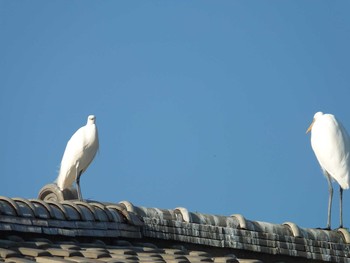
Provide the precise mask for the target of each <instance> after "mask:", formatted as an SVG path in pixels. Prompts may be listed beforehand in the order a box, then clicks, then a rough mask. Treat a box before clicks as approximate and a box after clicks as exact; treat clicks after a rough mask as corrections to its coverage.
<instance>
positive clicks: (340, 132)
mask: <svg viewBox="0 0 350 263" xmlns="http://www.w3.org/2000/svg"><path fill="white" fill-rule="evenodd" d="M309 131H311V146H312V149H313V151H314V152H315V155H316V158H317V160H318V162H319V163H320V166H321V168H322V171H323V173H324V175H325V176H326V178H327V181H328V190H329V199H328V221H327V229H330V228H331V206H332V198H333V187H332V179H333V180H335V181H337V183H338V184H339V186H340V187H339V193H340V227H343V189H348V188H349V184H350V138H349V135H348V133H347V132H346V130H345V129H344V127H343V125H342V124H341V123H340V122H339V121H338V120H337V119H336V118H335V117H334V115H332V114H323V113H322V112H317V113H316V114H315V115H314V119H313V122H312V123H311V125H310V127H309V128H308V129H307V131H306V133H308V132H309Z"/></svg>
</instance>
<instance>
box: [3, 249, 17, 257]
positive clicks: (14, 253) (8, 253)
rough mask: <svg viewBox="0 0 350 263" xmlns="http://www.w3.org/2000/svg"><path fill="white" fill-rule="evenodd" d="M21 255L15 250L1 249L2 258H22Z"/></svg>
mask: <svg viewBox="0 0 350 263" xmlns="http://www.w3.org/2000/svg"><path fill="white" fill-rule="evenodd" d="M20 256H21V255H20V254H19V253H18V252H17V251H14V250H11V249H6V248H0V258H10V257H20Z"/></svg>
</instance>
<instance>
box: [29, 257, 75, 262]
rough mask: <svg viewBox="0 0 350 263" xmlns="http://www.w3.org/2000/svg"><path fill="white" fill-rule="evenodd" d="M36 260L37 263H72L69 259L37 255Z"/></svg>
mask: <svg viewBox="0 0 350 263" xmlns="http://www.w3.org/2000/svg"><path fill="white" fill-rule="evenodd" d="M36 262H38V263H72V262H73V261H71V260H66V259H63V258H59V257H37V258H36Z"/></svg>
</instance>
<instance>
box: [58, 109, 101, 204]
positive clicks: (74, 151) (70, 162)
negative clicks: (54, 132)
mask: <svg viewBox="0 0 350 263" xmlns="http://www.w3.org/2000/svg"><path fill="white" fill-rule="evenodd" d="M98 147H99V143H98V133H97V127H96V124H95V116H94V115H90V116H89V117H88V119H87V123H86V125H85V126H83V127H81V128H80V129H79V130H77V131H76V132H75V133H74V134H73V136H72V138H70V140H69V141H68V143H67V146H66V149H65V151H64V154H63V157H62V161H61V167H60V171H59V174H58V177H57V186H58V187H59V188H60V189H61V190H62V191H63V190H64V189H67V188H70V187H71V186H72V184H73V182H74V181H75V182H76V185H77V190H78V198H79V200H82V195H81V190H80V176H81V175H82V173H83V172H85V170H86V169H87V168H88V166H89V165H90V163H91V162H92V160H93V159H94V157H95V155H96V153H97V150H98Z"/></svg>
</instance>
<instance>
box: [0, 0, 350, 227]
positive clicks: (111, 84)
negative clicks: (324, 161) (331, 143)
mask: <svg viewBox="0 0 350 263" xmlns="http://www.w3.org/2000/svg"><path fill="white" fill-rule="evenodd" d="M349 8H350V3H349V2H348V1H220V2H214V1H133V2H130V1H69V2H68V1H0V31H1V38H2V40H1V41H0V57H1V59H0V112H1V114H0V122H1V129H0V136H1V138H2V143H1V146H0V158H1V159H0V163H1V175H0V176H1V179H2V180H1V184H0V195H4V196H8V197H24V198H35V197H36V196H37V194H38V192H39V190H40V188H41V187H42V186H43V185H45V184H47V183H51V182H53V181H54V180H55V178H56V176H57V171H58V169H59V164H60V161H61V158H62V154H63V151H64V149H65V146H66V143H67V141H68V140H69V138H70V137H71V135H72V134H73V133H74V132H75V131H76V130H77V129H78V128H79V127H81V126H83V125H85V123H86V119H87V116H88V115H89V114H95V115H96V118H97V126H98V129H99V136H100V151H99V154H98V155H97V157H96V158H95V161H94V162H93V163H92V165H91V166H90V167H89V169H88V170H87V172H86V173H85V174H83V176H82V179H81V185H82V192H83V196H84V197H85V198H88V199H94V200H99V201H110V202H119V201H122V200H129V201H131V202H133V203H134V204H135V205H138V206H146V207H158V208H167V209H173V208H175V207H179V206H182V207H186V208H187V209H189V210H190V211H198V212H202V213H209V214H219V215H230V214H236V213H241V214H242V215H243V216H245V217H246V218H248V219H250V220H257V221H267V222H272V223H283V222H285V221H292V222H295V223H297V224H298V225H300V226H302V227H324V226H325V225H326V220H327V200H328V189H327V181H326V180H325V178H324V177H323V175H322V173H321V170H320V168H319V165H318V163H317V160H316V158H315V156H314V153H313V152H312V149H311V146H310V136H309V135H305V131H306V129H307V127H308V126H309V124H310V122H311V121H312V117H313V115H314V113H315V112H317V111H320V110H321V111H323V112H327V113H333V114H335V115H336V116H337V117H338V118H339V119H340V120H341V121H342V122H343V124H344V126H345V127H346V128H347V129H348V130H350V113H349V98H350V86H349V83H350V74H349V72H350V64H349V61H350V52H349V50H350V49H349V47H350V16H349V15H348V14H349ZM334 187H335V194H334V206H333V217H332V226H333V227H337V226H338V224H339V217H338V211H339V210H338V208H339V206H338V198H339V194H338V186H337V185H336V184H334ZM349 205H350V194H349V193H348V191H345V193H344V224H345V226H347V227H349V226H350V208H349V207H350V206H349Z"/></svg>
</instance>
